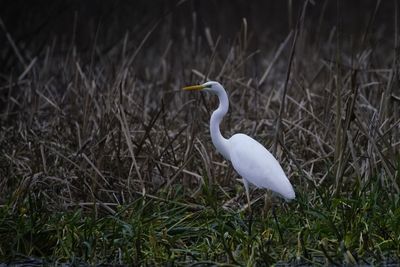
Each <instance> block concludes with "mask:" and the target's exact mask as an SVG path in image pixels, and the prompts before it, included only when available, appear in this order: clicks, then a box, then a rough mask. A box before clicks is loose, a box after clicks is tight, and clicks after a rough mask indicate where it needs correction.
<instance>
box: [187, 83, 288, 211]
mask: <svg viewBox="0 0 400 267" xmlns="http://www.w3.org/2000/svg"><path fill="white" fill-rule="evenodd" d="M183 90H187V91H192V90H197V91H205V92H211V93H213V94H216V95H217V96H218V99H219V106H218V109H216V110H215V111H214V112H213V113H212V115H211V119H210V134H211V139H212V142H213V144H214V146H215V148H216V149H217V151H218V152H219V153H220V154H221V155H222V156H223V157H224V158H225V159H226V160H228V161H231V162H232V165H233V168H234V169H235V170H236V171H237V172H238V173H239V174H240V176H242V178H243V184H244V187H245V189H246V196H247V201H248V202H249V207H250V204H251V202H250V195H249V183H251V184H253V185H255V186H256V187H258V188H268V189H271V190H272V191H275V192H277V193H278V194H280V195H281V196H283V197H284V198H286V199H294V198H295V193H294V190H293V187H292V185H291V184H290V182H289V180H288V178H287V177H286V175H285V173H284V172H283V170H282V167H281V165H280V164H279V163H278V161H277V160H276V159H275V157H274V156H273V155H272V154H271V153H270V152H269V151H268V150H267V149H266V148H265V147H264V146H263V145H261V144H260V143H259V142H257V141H256V140H254V139H253V138H251V137H250V136H248V135H245V134H242V133H239V134H235V135H233V136H232V137H231V138H229V139H226V138H224V137H223V136H222V135H221V131H220V129H219V124H220V123H221V121H222V118H223V117H224V116H225V114H226V113H227V112H228V108H229V100H228V95H227V94H226V91H225V89H224V87H223V86H222V85H221V84H220V83H218V82H214V81H210V82H206V83H204V84H201V85H193V86H187V87H184V88H183Z"/></svg>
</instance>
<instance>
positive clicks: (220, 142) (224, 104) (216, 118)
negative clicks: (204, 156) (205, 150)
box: [210, 89, 230, 160]
mask: <svg viewBox="0 0 400 267" xmlns="http://www.w3.org/2000/svg"><path fill="white" fill-rule="evenodd" d="M217 96H218V98H219V106H218V108H217V109H216V110H215V111H214V112H213V114H212V115H211V119H210V134H211V139H212V142H213V144H214V146H215V147H216V148H217V150H218V152H219V153H221V154H222V156H224V158H225V159H226V160H230V156H229V149H228V140H227V139H225V138H224V137H223V136H222V134H221V131H220V129H219V124H220V123H221V121H222V118H223V117H224V116H225V114H226V113H227V112H228V108H229V100H228V95H227V94H226V92H225V90H223V89H222V90H220V91H218V93H217Z"/></svg>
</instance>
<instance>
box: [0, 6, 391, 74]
mask: <svg viewBox="0 0 400 267" xmlns="http://www.w3.org/2000/svg"><path fill="white" fill-rule="evenodd" d="M303 4H304V1H300V0H286V1H283V0H282V1H245V0H209V1H200V0H192V1H190V0H188V1H182V0H181V1H177V0H168V1H166V0H153V1H123V0H116V1H94V0H93V1H80V0H71V1H23V0H16V1H1V2H0V18H1V20H2V25H1V29H0V44H1V52H0V64H1V73H2V74H3V75H5V74H6V73H9V72H10V71H12V70H15V68H18V59H17V58H16V56H15V53H14V51H13V48H12V45H11V43H10V39H12V40H13V42H14V43H15V45H16V47H18V48H19V50H20V52H21V55H22V57H23V58H25V59H26V61H27V62H29V59H30V58H32V57H33V56H35V55H38V54H40V53H41V52H42V51H43V50H44V49H45V47H46V46H47V45H49V44H51V43H52V42H56V43H57V49H58V50H59V51H60V52H61V53H62V52H63V51H64V50H65V49H67V48H68V47H70V44H71V43H73V44H74V45H75V46H76V48H77V49H78V51H80V52H83V53H84V52H85V51H89V50H90V48H91V47H93V44H94V43H95V44H96V46H98V47H99V48H100V49H102V50H103V51H105V52H107V51H109V50H110V49H112V47H113V46H114V45H115V43H117V42H121V40H123V38H124V36H125V34H127V33H129V37H130V41H131V42H132V43H133V46H135V45H136V46H137V45H139V43H140V42H141V40H142V39H143V38H144V36H145V35H146V34H147V33H148V32H149V31H150V30H151V29H153V30H154V31H152V33H151V36H150V39H149V40H148V42H146V46H148V47H150V46H151V45H152V44H154V43H160V42H161V43H164V42H165V40H161V38H166V37H165V36H168V38H170V39H171V40H172V41H173V42H174V44H178V43H179V42H180V39H181V38H182V36H183V35H187V36H189V35H191V34H193V33H195V34H196V35H197V36H202V35H204V29H205V27H208V28H209V29H210V32H211V33H212V35H213V36H214V37H216V36H220V37H221V38H224V39H227V40H229V39H232V38H234V37H235V35H236V34H237V33H238V32H239V31H240V28H241V25H242V18H246V19H247V22H248V29H249V34H250V35H251V38H250V44H251V46H252V48H253V49H259V48H260V47H262V48H266V49H268V45H269V44H270V43H274V42H276V40H281V39H282V38H283V37H284V36H286V35H287V34H288V32H289V30H290V29H292V28H293V27H294V25H295V23H296V21H297V17H298V15H299V12H300V10H301V7H302V6H303ZM395 7H396V0H385V1H373V0H352V1H345V0H338V1H334V0H321V1H312V2H310V4H309V6H308V8H307V13H306V18H305V28H306V29H307V30H308V32H309V35H308V36H309V39H310V41H313V40H315V39H318V38H327V37H326V36H328V35H329V33H330V32H331V31H332V29H333V28H334V27H336V28H338V29H339V31H340V33H341V34H342V36H343V38H344V39H346V38H348V39H351V38H352V39H355V40H357V39H359V38H361V37H362V36H363V34H364V33H365V32H368V31H369V32H372V33H374V34H375V33H379V36H380V39H379V41H380V42H387V43H393V36H394V31H395V27H394V26H395V19H394V17H395V10H396V8H395ZM161 33H162V34H161ZM7 34H8V37H7Z"/></svg>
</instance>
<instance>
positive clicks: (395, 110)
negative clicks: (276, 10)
mask: <svg viewBox="0 0 400 267" xmlns="http://www.w3.org/2000/svg"><path fill="white" fill-rule="evenodd" d="M166 16H167V15H166ZM305 16H306V15H305ZM194 19H195V18H194ZM303 19H304V17H301V20H303ZM305 19H307V16H306V18H305ZM321 21H322V20H321ZM304 25H305V24H304V23H300V24H298V26H297V27H296V28H295V29H294V32H291V33H288V35H287V38H283V39H282V40H281V41H279V42H277V43H275V44H274V45H273V47H268V46H267V44H266V43H259V46H260V49H259V50H251V49H250V48H249V47H252V46H251V44H252V41H251V28H248V26H247V22H246V20H243V26H242V29H241V31H240V32H239V33H238V34H237V37H236V38H235V39H233V40H226V39H224V38H220V37H218V33H213V32H209V31H207V30H206V29H204V32H205V37H201V36H198V34H197V32H196V30H197V29H195V28H194V29H193V30H190V29H189V28H183V29H182V31H179V32H178V33H177V34H178V35H179V34H180V37H181V38H180V39H179V41H178V40H175V39H174V41H173V40H172V39H169V38H170V36H169V31H168V29H169V28H168V23H167V22H166V23H165V24H162V23H161V24H157V27H155V28H153V29H154V31H156V32H157V34H159V35H156V34H155V33H154V32H152V30H151V31H149V32H147V33H146V34H143V33H142V34H138V35H135V38H131V37H130V35H126V36H124V37H123V38H122V40H120V41H118V42H116V43H115V44H114V45H113V46H112V47H111V48H110V47H109V46H107V47H103V46H102V44H101V43H97V42H96V39H95V38H94V40H93V47H92V48H91V49H89V51H83V50H79V49H78V48H77V47H76V46H75V44H74V43H73V42H71V43H70V42H67V43H65V42H63V41H62V40H61V41H60V40H57V38H55V37H54V39H53V40H51V41H49V40H50V39H51V36H50V37H49V38H50V39H49V40H47V41H46V42H38V43H40V44H42V45H43V46H42V47H36V49H32V50H29V47H27V48H26V50H27V51H23V52H24V53H22V54H23V55H25V59H24V61H26V62H20V58H19V57H18V56H16V55H14V53H15V49H17V48H18V47H17V48H15V47H13V48H12V49H8V50H5V52H3V54H2V55H4V56H5V57H6V58H8V59H10V60H11V59H14V61H13V63H14V64H15V67H13V68H12V69H11V70H10V71H9V72H7V73H1V76H0V79H1V86H0V90H1V94H0V100H1V103H2V104H4V105H1V109H0V112H1V113H0V118H1V125H0V126H1V131H0V177H1V179H0V237H1V238H0V261H1V262H4V261H13V260H16V259H19V258H25V257H33V258H42V259H45V260H46V261H47V262H48V263H54V262H58V263H62V262H72V263H89V264H93V265H94V264H101V263H104V264H126V265H130V264H134V265H140V264H141V265H167V264H169V265H190V264H193V265H196V264H204V265H211V264H217V265H235V266H237V265H247V266H253V265H261V266H262V265H266V266H269V265H272V264H276V265H284V264H300V263H306V264H310V265H326V264H334V265H342V264H349V265H351V264H378V265H379V264H383V263H385V262H389V263H390V262H392V261H393V262H397V263H398V262H399V260H400V254H399V251H400V226H399V225H400V224H399V223H398V222H399V221H400V207H399V206H400V203H399V193H400V189H399V185H400V175H399V169H400V153H399V151H400V150H399V145H400V132H399V122H400V120H399V118H400V110H399V103H398V99H399V92H398V85H399V82H398V80H399V76H398V75H399V71H398V70H399V62H398V61H397V60H396V58H398V50H396V49H394V47H393V42H392V41H393V40H394V43H395V47H396V45H398V36H397V34H396V33H395V34H394V36H393V37H392V39H393V40H388V39H387V38H386V37H383V36H380V35H379V31H376V32H369V31H370V30H372V29H373V27H370V26H367V27H366V29H365V34H364V35H363V38H361V37H357V36H350V37H349V36H342V35H340V34H337V32H332V33H329V34H326V35H324V34H322V33H321V36H318V40H317V41H315V40H314V38H310V36H308V35H307V28H303V27H305V26H304ZM371 25H373V22H371ZM3 30H4V29H3ZM5 30H6V29H5ZM99 31H100V29H99ZM338 31H339V32H340V28H339V29H338ZM214 35H215V36H214ZM9 36H11V37H9V38H12V36H13V35H12V34H10V35H9ZM139 37H141V38H139ZM32 38H33V37H32ZM152 38H154V39H156V41H154V40H152ZM8 40H9V39H8ZM161 40H163V41H161ZM9 42H10V41H9ZM260 42H261V41H260ZM15 43H17V42H15ZM32 43H35V42H33V41H32ZM377 44H379V45H377ZM263 45H265V47H267V48H265V47H264V46H263ZM270 46H271V45H270ZM22 47H23V46H22ZM20 49H22V48H20ZM32 51H37V53H33V52H32ZM206 78H209V79H212V80H218V81H220V82H221V83H222V84H223V85H224V86H225V88H226V89H227V91H228V93H229V97H230V103H231V107H230V111H229V113H228V115H227V116H226V118H225V119H224V121H223V124H222V125H221V129H222V132H223V134H224V135H225V136H227V137H229V136H231V135H232V134H233V133H237V132H242V133H246V134H249V135H251V136H253V137H255V139H257V140H258V141H260V142H261V143H262V144H264V145H265V146H266V147H268V148H271V151H272V152H273V153H274V155H276V157H277V158H278V159H279V161H280V162H281V164H282V166H283V169H284V170H285V172H286V173H287V175H288V177H289V179H290V181H291V183H292V184H293V186H294V188H295V191H296V200H294V201H292V202H290V203H286V202H284V201H283V200H281V199H279V198H276V197H274V196H272V195H271V194H270V192H266V190H256V191H255V192H253V193H252V197H251V198H252V200H253V201H254V204H253V205H252V210H253V213H250V212H249V211H248V210H246V209H245V205H246V201H245V200H246V198H245V194H244V190H243V186H242V184H241V183H240V182H239V178H240V177H238V175H237V174H236V173H235V171H234V170H233V169H232V167H231V166H230V165H229V163H227V162H225V161H224V160H223V159H222V157H221V156H220V155H218V154H217V153H216V152H215V149H214V147H213V146H212V144H211V140H210V137H209V130H208V121H209V117H210V113H211V112H212V110H213V109H214V107H215V106H216V99H215V98H212V97H208V96H205V95H201V94H189V93H184V92H182V91H181V89H180V88H181V87H182V86H183V85H188V84H195V83H200V82H202V81H204V80H205V79H206ZM265 193H267V195H268V197H266V199H267V200H266V201H265V200H264V194H265Z"/></svg>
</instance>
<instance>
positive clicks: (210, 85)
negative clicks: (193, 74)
mask: <svg viewBox="0 0 400 267" xmlns="http://www.w3.org/2000/svg"><path fill="white" fill-rule="evenodd" d="M183 90H185V91H205V92H211V93H214V94H218V92H220V91H221V90H222V91H224V89H223V87H222V85H221V84H220V83H219V82H214V81H210V82H206V83H203V84H200V85H192V86H186V87H183Z"/></svg>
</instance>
